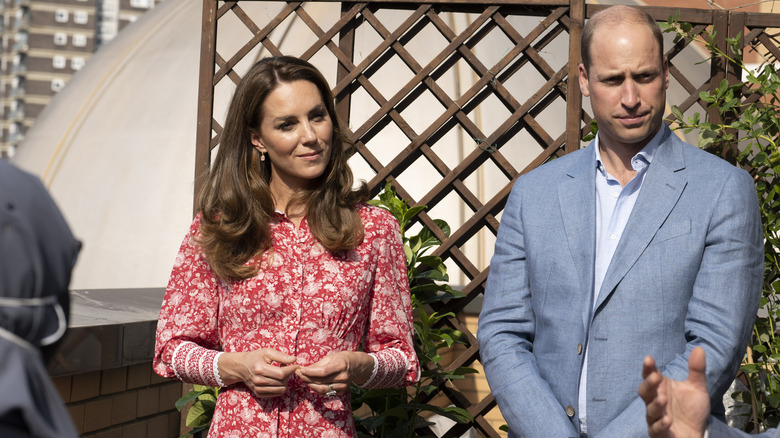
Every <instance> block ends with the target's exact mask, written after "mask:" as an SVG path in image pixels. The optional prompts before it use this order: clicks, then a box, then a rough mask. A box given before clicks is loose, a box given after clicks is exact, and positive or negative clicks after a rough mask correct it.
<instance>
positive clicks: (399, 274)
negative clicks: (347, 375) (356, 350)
mask: <svg viewBox="0 0 780 438" xmlns="http://www.w3.org/2000/svg"><path fill="white" fill-rule="evenodd" d="M377 210H379V209H377ZM379 212H380V214H379V215H377V216H378V217H377V218H376V225H377V229H376V231H375V236H374V237H373V238H374V239H376V241H375V242H373V243H372V244H373V245H375V247H376V249H377V251H378V257H377V264H376V271H375V274H374V285H373V294H372V295H373V298H372V300H371V314H370V320H369V326H368V333H367V336H366V342H365V350H366V352H367V353H369V354H370V355H372V356H373V357H374V373H373V374H372V375H371V377H370V378H369V379H368V381H367V382H366V383H364V384H363V385H361V386H363V387H365V388H388V387H401V386H406V385H410V384H412V383H414V382H416V381H417V380H418V379H419V378H420V363H419V361H418V359H417V355H416V354H415V352H414V341H413V339H412V336H413V327H414V325H413V321H412V302H411V297H410V294H409V280H408V275H407V272H406V256H405V255H404V251H403V247H402V245H401V233H400V230H399V227H398V223H397V222H396V221H395V219H394V218H393V217H392V216H391V215H390V214H389V213H387V212H385V211H384V210H379Z"/></svg>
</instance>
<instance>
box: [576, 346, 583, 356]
mask: <svg viewBox="0 0 780 438" xmlns="http://www.w3.org/2000/svg"><path fill="white" fill-rule="evenodd" d="M577 354H578V355H580V354H582V344H577Z"/></svg>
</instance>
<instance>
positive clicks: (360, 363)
mask: <svg viewBox="0 0 780 438" xmlns="http://www.w3.org/2000/svg"><path fill="white" fill-rule="evenodd" d="M373 370H374V358H372V357H371V356H369V355H368V354H366V353H363V352H360V351H340V352H338V353H333V354H329V355H327V356H325V357H324V358H322V359H321V360H320V361H318V362H316V363H313V364H311V365H309V366H307V367H301V368H299V369H298V370H297V371H296V374H297V375H298V377H299V378H300V379H301V380H302V381H303V382H304V383H306V384H307V385H309V388H311V389H312V391H314V392H317V393H320V394H323V395H327V393H328V392H329V391H331V390H332V391H336V393H337V394H343V393H345V392H347V391H349V385H350V383H356V384H363V383H365V382H366V381H367V380H368V379H369V378H370V377H371V373H372V372H373Z"/></svg>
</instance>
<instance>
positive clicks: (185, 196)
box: [14, 0, 201, 289]
mask: <svg viewBox="0 0 780 438" xmlns="http://www.w3.org/2000/svg"><path fill="white" fill-rule="evenodd" d="M200 14H201V8H200V5H199V2H193V1H187V0H169V1H166V2H163V3H162V4H160V5H159V6H158V7H156V8H155V9H153V10H151V11H149V12H148V13H146V14H145V15H143V16H142V17H141V18H140V19H139V20H138V21H137V22H136V23H134V24H133V25H131V26H129V27H127V28H126V29H125V30H123V31H122V33H121V34H120V35H119V36H118V37H117V38H116V39H114V40H113V41H112V42H111V43H109V44H107V45H106V46H104V47H103V48H101V50H100V51H99V52H98V53H96V54H95V56H93V57H92V59H91V60H90V61H89V63H88V64H87V65H86V66H85V67H84V69H83V70H82V71H80V72H78V73H77V74H76V75H74V76H73V77H72V79H71V81H70V82H69V83H68V85H67V86H66V87H65V88H64V89H63V90H62V91H61V92H60V93H59V94H58V95H57V96H55V98H54V99H53V100H52V102H51V103H50V104H49V105H48V106H47V107H46V109H45V110H44V111H43V112H42V113H41V115H40V117H39V118H38V119H37V121H36V123H35V125H34V126H33V127H32V128H31V129H30V130H29V131H28V133H27V135H26V138H25V140H24V142H23V143H22V145H21V147H20V148H19V150H18V154H17V155H16V156H15V157H14V163H15V164H17V165H19V166H20V167H22V168H24V169H26V170H28V171H30V172H32V173H34V174H37V175H40V177H41V179H42V180H43V182H44V184H45V185H46V186H47V187H48V188H49V190H50V192H51V193H52V196H53V197H54V199H55V200H56V201H57V203H58V204H59V206H60V209H61V210H62V212H63V214H64V216H65V217H66V219H67V221H68V223H69V224H70V226H71V228H72V230H73V232H74V234H75V235H76V236H77V238H79V239H80V240H81V241H82V243H83V248H82V251H81V254H80V256H79V260H78V264H77V266H76V269H75V271H74V275H73V279H72V281H71V288H73V289H92V288H135V287H160V286H164V285H165V284H166V282H167V278H168V275H169V274H170V268H171V266H172V264H173V260H174V257H175V255H176V252H177V250H178V245H179V244H180V243H181V239H182V238H183V236H184V234H185V232H186V230H187V226H188V224H189V223H190V220H191V217H192V190H193V179H194V177H193V172H194V171H193V168H194V161H195V125H196V115H197V114H196V113H197V110H196V108H197V87H198V60H199V56H200V47H199V46H200V19H201V17H200ZM177 241H178V242H177Z"/></svg>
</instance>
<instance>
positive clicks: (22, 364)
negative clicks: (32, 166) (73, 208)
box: [0, 160, 81, 438]
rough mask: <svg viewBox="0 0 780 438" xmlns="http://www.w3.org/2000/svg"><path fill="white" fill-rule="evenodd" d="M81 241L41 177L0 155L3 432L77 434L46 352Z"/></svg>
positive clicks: (8, 437) (63, 324)
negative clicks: (46, 362) (47, 363)
mask: <svg viewBox="0 0 780 438" xmlns="http://www.w3.org/2000/svg"><path fill="white" fill-rule="evenodd" d="M80 248H81V244H80V243H79V242H78V241H77V240H76V239H75V238H74V237H73V235H72V234H71V232H70V229H69V228H68V226H67V224H66V223H65V220H64V219H63V217H62V215H61V214H60V211H59V210H58V209H57V206H56V205H55V204H54V201H52V199H51V198H50V197H49V194H48V193H47V192H46V189H45V188H44V187H43V184H41V182H40V180H39V179H38V178H36V177H34V176H32V175H30V174H28V173H25V172H22V171H21V170H19V169H17V168H15V167H13V166H12V165H10V164H9V163H7V162H6V161H4V160H0V392H2V394H5V396H4V397H2V398H0V437H3V438H21V437H25V438H27V437H37V438H70V437H73V438H75V437H77V436H78V433H77V432H76V428H75V427H74V425H73V422H72V420H71V417H70V414H69V413H68V411H67V409H66V408H65V405H63V404H62V400H61V399H60V397H59V394H58V393H57V390H56V389H55V387H54V385H53V384H52V383H51V381H50V380H49V375H48V373H47V372H46V368H45V366H44V358H45V357H46V356H47V355H51V354H52V353H54V349H55V345H56V342H57V341H58V340H60V338H62V336H63V335H64V334H65V330H66V329H67V327H68V321H67V314H68V310H69V304H70V301H69V297H68V283H69V282H70V275H71V270H72V269H73V265H74V263H75V262H76V257H77V255H78V252H79V249H80Z"/></svg>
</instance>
